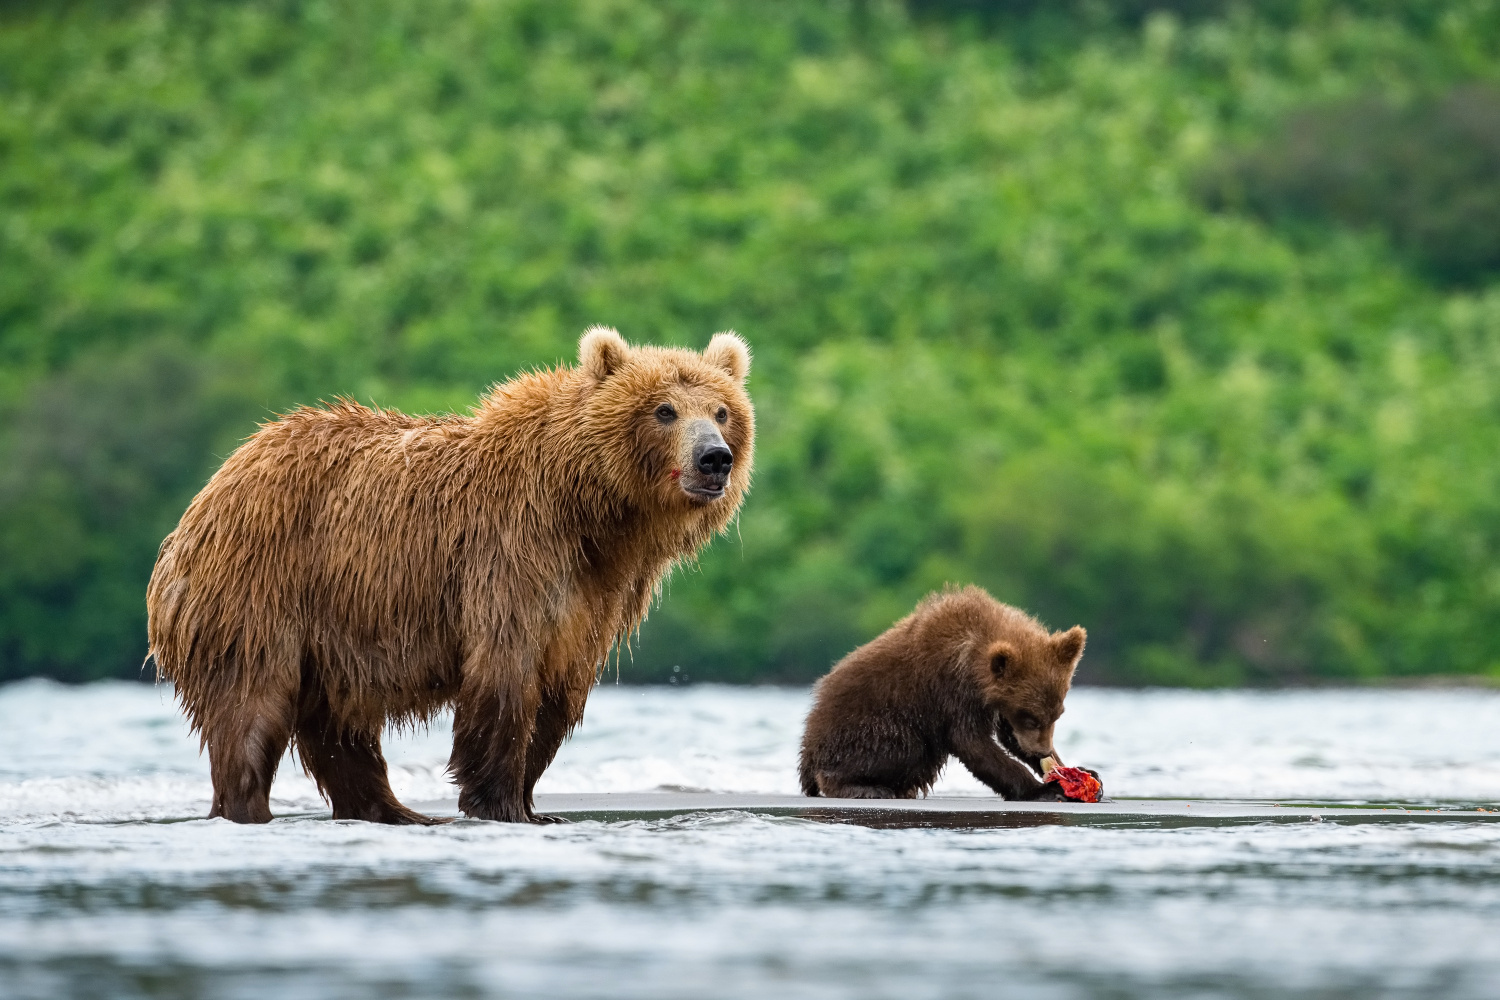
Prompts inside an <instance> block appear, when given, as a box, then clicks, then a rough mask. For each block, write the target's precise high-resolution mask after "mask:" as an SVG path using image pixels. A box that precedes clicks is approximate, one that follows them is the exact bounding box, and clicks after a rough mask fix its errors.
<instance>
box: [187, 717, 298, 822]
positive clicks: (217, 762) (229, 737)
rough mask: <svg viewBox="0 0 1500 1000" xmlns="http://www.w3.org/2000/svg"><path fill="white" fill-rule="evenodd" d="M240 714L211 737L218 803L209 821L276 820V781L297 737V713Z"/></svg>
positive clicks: (211, 770)
mask: <svg viewBox="0 0 1500 1000" xmlns="http://www.w3.org/2000/svg"><path fill="white" fill-rule="evenodd" d="M287 708H288V710H286V711H283V712H279V713H278V712H275V711H274V709H273V710H271V711H269V712H266V713H264V714H262V713H256V712H246V713H244V714H243V715H240V714H238V713H237V714H236V716H235V718H234V720H233V721H232V722H230V723H229V724H226V725H224V726H222V727H215V728H216V732H215V733H214V734H213V735H210V736H208V738H207V739H206V740H205V743H207V745H208V766H209V773H210V774H211V775H212V777H213V785H214V801H213V807H212V808H211V809H210V810H209V813H208V818H209V819H217V818H219V817H223V818H224V819H227V820H230V821H231V822H235V823H269V822H271V781H272V779H274V778H275V777H276V768H277V766H278V765H280V763H281V755H282V754H284V753H286V747H287V743H288V742H290V740H291V736H292V726H291V719H290V716H291V711H290V710H289V709H290V706H288V707H287Z"/></svg>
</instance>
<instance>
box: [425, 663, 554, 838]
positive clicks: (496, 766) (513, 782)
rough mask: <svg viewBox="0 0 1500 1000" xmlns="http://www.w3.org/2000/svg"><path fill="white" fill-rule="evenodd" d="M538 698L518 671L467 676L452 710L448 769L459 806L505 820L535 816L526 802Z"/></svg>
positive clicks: (473, 814)
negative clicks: (528, 760) (506, 674)
mask: <svg viewBox="0 0 1500 1000" xmlns="http://www.w3.org/2000/svg"><path fill="white" fill-rule="evenodd" d="M539 701H540V698H539V696H538V692H537V691H536V686H535V685H534V684H524V683H521V682H520V681H519V680H518V679H516V678H514V677H508V678H498V679H497V678H492V677H491V678H475V677H473V676H472V675H471V676H469V677H466V678H465V680H464V684H463V687H462V688H461V689H460V691H459V695H458V698H457V700H456V702H455V705H454V710H453V754H452V756H451V757H450V758H449V760H448V771H449V773H450V774H452V775H453V780H454V781H455V782H457V784H458V787H459V794H458V811H459V812H461V813H463V814H464V815H465V816H469V817H471V818H473V819H489V820H497V821H499V822H501V823H530V822H535V820H534V819H533V817H532V816H531V812H530V810H529V809H527V808H526V756H527V749H528V748H529V747H530V745H531V738H532V728H533V727H534V725H535V722H536V713H537V705H538V702H539Z"/></svg>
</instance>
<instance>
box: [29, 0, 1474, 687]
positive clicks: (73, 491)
mask: <svg viewBox="0 0 1500 1000" xmlns="http://www.w3.org/2000/svg"><path fill="white" fill-rule="evenodd" d="M1497 77H1500V5H1497V3H1494V2H1477V0H1459V2H1455V3H1449V4H1442V5H1433V4H1427V3H1418V2H1416V0H1411V2H1397V0H1389V2H1379V0H1364V2H1350V3H1339V2H1335V0H1326V2H1313V0H1307V2H1302V3H1293V2H1289V0H1288V2H1278V3H1268V4H1229V3H1212V2H1187V0H1178V2H1176V3H1170V2H1168V3H1162V4H1151V3H1122V4H1113V5H1111V4H1103V3H1085V2H1082V0H1080V2H1077V3H1070V4H1061V3H1058V4H1037V3H1024V2H1011V3H1004V2H994V3H984V2H978V0H975V2H968V3H960V2H948V3H944V2H926V3H914V4H912V5H911V6H902V5H898V4H893V3H877V2H868V3H853V2H851V3H832V2H830V3H804V4H763V3H753V2H743V3H730V2H719V3H701V2H687V0H682V2H652V3H647V2H627V0H578V2H560V0H547V2H520V0H492V2H485V0H467V2H457V0H423V2H416V0H361V2H354V0H325V2H306V3H293V2H270V0H262V2H232V3H231V2H225V3H214V4H203V3H189V2H181V3H168V2H133V3H115V4H103V3H98V4H93V3H86V2H74V3H69V4H63V5H42V4H35V5H33V4H20V5H15V4H12V5H8V6H5V7H0V419H3V423H0V678H3V677H16V676H23V675H26V674H29V673H36V672H42V673H50V674H53V675H55V676H62V677H69V678H84V677H92V676H101V675H105V674H116V675H133V674H134V673H135V672H136V670H137V668H138V666H139V663H140V659H141V656H142V655H143V653H144V642H143V623H144V609H143V606H142V592H143V589H144V582H145V579H146V577H147V576H148V575H149V572H150V565H151V560H152V558H153V556H154V552H155V546H156V544H157V543H158V542H159V540H160V538H161V537H162V535H163V534H165V533H166V532H167V531H168V530H170V528H171V526H172V524H173V523H174V522H175V520H176V518H177V516H178V515H179V514H180V512H181V510H182V508H183V507H184V506H185V504H186V503H187V500H188V499H189V498H190V497H191V496H192V494H193V492H194V491H195V490H196V489H197V488H198V486H200V485H201V483H202V482H203V480H204V479H205V478H206V476H207V475H208V474H209V473H210V472H211V471H212V469H213V468H214V467H215V466H216V465H217V463H218V461H220V460H221V459H222V457H223V455H224V454H226V453H227V451H228V450H229V449H231V448H232V447H233V445H234V442H235V441H236V440H237V439H239V438H240V437H243V436H244V435H245V434H246V433H248V432H249V431H250V430H251V429H253V427H254V423H255V421H257V420H259V419H265V417H266V416H267V415H269V414H271V413H273V412H276V411H279V410H282V409H285V408H287V407H289V406H292V405H295V404H297V403H308V402H315V401H317V400H318V399H320V398H329V397H332V396H334V395H338V394H351V395H355V396H358V397H360V398H363V399H366V400H369V401H374V402H378V403H380V404H383V405H391V406H397V407H401V408H405V409H410V410H418V411H430V410H442V409H459V408H463V407H465V406H467V405H468V404H469V403H470V402H471V401H472V400H473V398H474V396H475V394H476V393H477V392H479V391H480V390H481V389H482V388H483V387H484V386H485V385H486V384H487V383H490V382H492V381H495V380H499V379H503V378H505V377H507V376H509V375H510V374H511V373H513V372H515V371H516V370H518V369H520V368H523V367H526V366H530V365H544V364H552V363H555V362H557V361H559V360H563V359H566V358H568V357H570V356H571V353H572V351H573V345H574V343H575V342H576V338H577V336H578V334H579V332H580V331H581V330H582V329H583V328H584V327H585V326H587V325H588V324H591V323H596V322H603V323H609V324H612V325H615V326H617V327H619V328H620V330H621V331H622V332H624V333H625V335H626V336H627V337H628V338H631V339H635V340H640V341H647V342H658V343H678V344H686V345H692V346H701V345H702V344H703V343H705V342H706V340H707V338H708V337H709V336H710V335H711V334H712V332H714V331H715V330H718V329H723V328H730V327H732V328H734V329H737V330H739V331H740V332H742V333H743V334H744V335H745V336H746V337H747V339H749V341H750V342H751V344H752V346H753V348H754V350H755V352H756V367H755V372H754V375H753V377H752V386H751V389H752V394H753V396H754V398H755V400H756V404H757V408H758V413H759V419H760V428H761V435H762V436H761V439H760V445H759V456H758V463H757V479H756V485H755V489H754V492H753V493H752V495H751V497H750V499H749V501H748V503H747V505H746V508H745V511H744V515H743V517H742V519H741V522H740V524H739V525H738V528H737V530H736V531H734V532H733V533H732V534H731V535H730V536H729V537H728V538H725V539H721V540H720V541H719V542H717V543H716V544H715V545H714V547H713V548H712V549H711V550H710V551H709V552H708V553H706V554H705V556H704V557H703V559H702V561H701V564H700V565H699V566H698V567H697V568H696V570H694V571H692V572H688V573H685V574H679V575H678V576H677V577H676V578H675V579H674V580H673V582H672V584H671V585H670V587H669V590H668V593H667V596H666V599H665V600H664V601H663V602H662V604H661V605H660V606H659V607H658V609H657V610H656V611H655V612H654V613H653V615H652V617H651V619H650V620H649V621H648V623H647V624H646V626H645V628H644V630H643V632H642V635H641V637H640V641H639V643H638V644H637V645H636V647H635V650H634V654H633V657H631V656H626V657H625V658H624V659H623V660H622V662H621V672H622V675H623V676H624V677H625V678H627V679H629V678H641V679H650V678H654V679H661V678H665V677H668V676H672V675H673V672H674V670H676V671H677V676H682V675H684V674H685V675H686V676H688V677H691V678H692V679H694V680H699V679H709V678H718V679H730V680H751V679H785V680H805V679H808V678H811V677H814V676H817V675H818V674H820V673H821V672H822V671H823V670H825V669H826V668H827V666H828V664H829V663H830V662H831V661H832V660H833V659H834V658H836V657H837V656H838V655H840V654H842V653H843V652H844V651H846V650H847V649H848V648H849V647H850V646H852V645H853V644H855V643H856V642H859V641H861V640H863V639H865V638H867V637H869V636H870V635H872V634H874V633H875V632H877V631H879V630H880V629H882V628H883V627H885V626H886V625H888V624H889V623H890V621H891V620H892V619H893V618H894V617H896V616H898V615H900V614H902V613H904V612H905V611H906V610H907V609H909V607H910V606H911V604H912V603H913V601H914V600H915V599H916V598H917V597H918V596H920V595H921V594H922V593H923V592H925V591H926V590H928V589H930V588H933V587H936V586H940V585H941V584H943V583H944V582H945V581H970V580H972V581H976V582H979V583H982V584H984V585H985V586H987V587H989V588H990V589H991V590H992V592H993V593H995V594H996V595H997V596H999V597H1001V598H1002V599H1004V600H1009V601H1011V602H1013V603H1017V604H1020V605H1023V606H1025V607H1028V608H1030V609H1032V610H1034V611H1036V612H1037V613H1039V614H1040V615H1042V616H1043V617H1044V618H1045V619H1046V620H1047V621H1049V622H1050V623H1052V624H1054V625H1058V626H1066V625H1071V624H1073V623H1075V622H1081V623H1082V624H1084V625H1086V626H1087V627H1088V628H1089V630H1090V645H1089V652H1088V655H1087V656H1086V657H1085V660H1084V663H1085V671H1084V672H1085V674H1086V675H1087V676H1088V677H1090V678H1092V679H1094V680H1099V681H1109V682H1116V683H1169V684H1235V683H1246V682H1250V683H1276V682H1295V681H1302V680H1309V679H1320V678H1321V679H1365V678H1376V677H1382V676H1397V675H1422V674H1454V673H1469V674H1489V675H1492V676H1500V630H1496V629H1495V628H1494V625H1493V623H1494V622H1496V621H1500V463H1497V461H1496V455H1500V271H1497V269H1496V267H1497V261H1500V254H1496V253H1494V252H1492V251H1493V248H1489V244H1487V243H1486V242H1485V240H1486V239H1487V238H1493V239H1500V235H1497V234H1500V226H1496V227H1493V228H1492V227H1488V226H1486V225H1483V224H1482V223H1483V221H1484V220H1485V219H1487V218H1489V217H1490V216H1486V215H1485V214H1484V213H1485V212H1486V211H1492V209H1491V208H1489V207H1487V206H1491V205H1500V194H1497V192H1500V189H1495V190H1492V188H1494V187H1495V186H1496V185H1500V170H1490V169H1489V168H1488V165H1489V164H1490V163H1491V162H1492V161H1491V160H1490V159H1487V157H1491V156H1492V155H1494V149H1495V148H1500V147H1497V146H1496V143H1495V137H1497V136H1500V116H1497V115H1495V114H1492V110H1491V109H1493V108H1495V107H1500V103H1497V102H1495V101H1494V100H1492V99H1491V97H1490V96H1488V95H1492V94H1493V93H1495V91H1494V90H1492V89H1490V88H1492V87H1494V86H1495V85H1496V84H1497V83H1500V80H1497ZM1454 95H1458V96H1454ZM1455 108H1457V109H1458V110H1453V109H1455ZM1432 109H1439V110H1437V111H1433V110H1432ZM1442 109H1447V110H1442ZM1476 109H1477V110H1476ZM1445 116H1446V117H1445ZM1434 121H1439V122H1440V123H1448V124H1445V125H1442V127H1441V128H1438V127H1436V126H1433V125H1432V124H1431V123H1432V122H1434ZM1308 122H1312V123H1313V124H1311V125H1309V124H1307V123H1308ZM1370 122H1374V123H1375V125H1373V126H1370V125H1368V123H1370ZM1320 123H1321V124H1320ZM1444 129H1446V131H1444ZM1340 137H1343V138H1340ZM1351 137H1352V138H1351ZM1355 140H1358V141H1355ZM1435 149H1436V150H1437V152H1434V150H1435ZM1497 162H1500V161H1497ZM1351 164H1352V166H1351ZM1371 164H1374V166H1373V167H1371V166H1370V165H1371ZM1454 164H1458V165H1459V166H1457V167H1455V166H1454ZM1464 164H1468V165H1469V166H1464ZM1351 170H1352V171H1353V173H1351V172H1350V171H1351ZM1361 170H1363V171H1364V172H1363V173H1360V171H1361ZM1340 171H1343V172H1342V173H1341V172H1340ZM1329 178H1332V179H1331V180H1330V179H1329ZM1350 178H1354V180H1351V179H1350ZM1359 178H1365V179H1364V180H1359ZM1370 178H1374V179H1370ZM1392 178H1394V180H1392ZM1356 181H1358V183H1361V184H1364V187H1363V188H1358V191H1364V192H1366V193H1365V194H1362V195H1360V197H1358V198H1349V197H1344V195H1345V194H1347V193H1348V192H1350V191H1355V190H1356V187H1357V185H1356V183H1355V182H1356ZM1381 184H1385V185H1386V187H1381V186H1380V185H1381ZM1408 191H1417V192H1419V193H1420V195H1421V196H1420V197H1416V196H1413V197H1411V198H1403V197H1397V195H1399V194H1401V193H1402V192H1408ZM1371 192H1373V193H1371ZM1391 192H1396V194H1392V193H1391ZM1398 203H1399V204H1398ZM1351 206H1352V207H1351ZM1414 220H1415V221H1414ZM1475 220H1479V223H1480V224H1476V223H1475ZM1445 226H1446V227H1447V228H1444V227H1445ZM1486 234H1489V235H1488V236H1487V235H1486ZM1452 247H1457V248H1458V249H1457V250H1453V251H1452V252H1450V251H1449V250H1448V249H1447V248H1452ZM1487 248H1488V249H1487ZM1454 261H1457V263H1454Z"/></svg>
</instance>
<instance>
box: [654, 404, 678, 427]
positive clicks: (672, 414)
mask: <svg viewBox="0 0 1500 1000" xmlns="http://www.w3.org/2000/svg"><path fill="white" fill-rule="evenodd" d="M656 419H657V420H660V421H661V422H662V423H664V424H670V423H671V422H672V421H674V420H676V419H677V411H676V410H674V409H672V404H671V403H663V404H661V405H660V406H658V407H657V408H656Z"/></svg>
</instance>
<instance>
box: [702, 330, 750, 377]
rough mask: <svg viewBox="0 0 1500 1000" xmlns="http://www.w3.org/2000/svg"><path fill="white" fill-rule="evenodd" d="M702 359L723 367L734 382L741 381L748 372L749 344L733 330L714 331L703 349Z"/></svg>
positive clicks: (717, 366)
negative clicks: (712, 337) (711, 338)
mask: <svg viewBox="0 0 1500 1000" xmlns="http://www.w3.org/2000/svg"><path fill="white" fill-rule="evenodd" d="M703 360H704V361H707V362H708V363H709V364H711V365H713V366H714V367H715V368H722V369H724V370H725V371H726V372H728V373H729V377H730V378H732V379H734V380H735V381H736V382H743V381H745V376H747V375H749V374H750V345H749V344H746V343H745V341H744V340H743V339H741V337H740V335H739V334H737V333H735V332H734V331H733V330H728V331H725V332H724V333H716V334H714V339H713V340H710V341H709V342H708V346H707V347H705V348H704V349H703Z"/></svg>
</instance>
